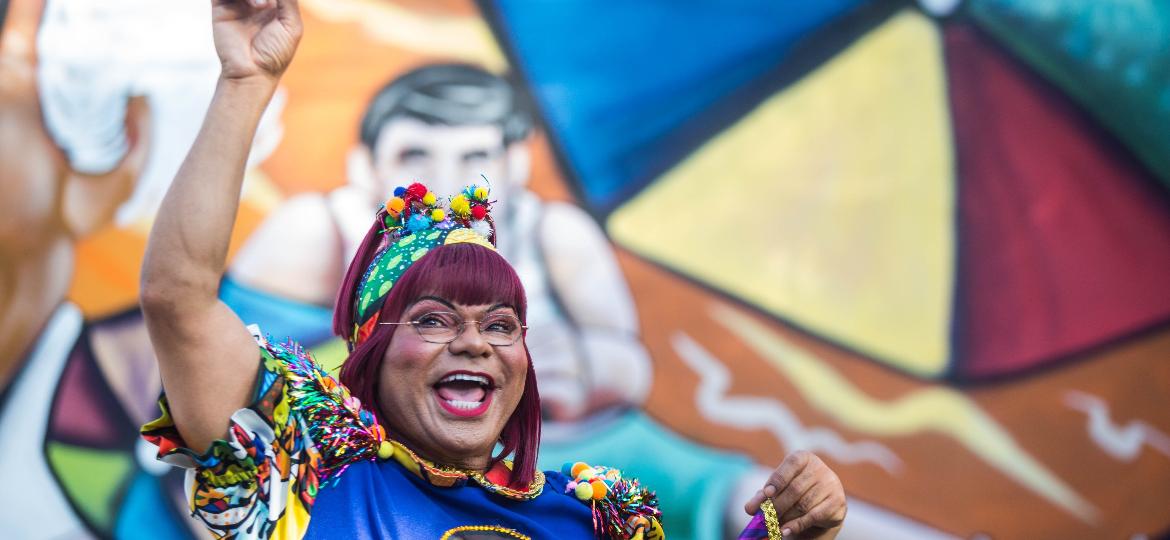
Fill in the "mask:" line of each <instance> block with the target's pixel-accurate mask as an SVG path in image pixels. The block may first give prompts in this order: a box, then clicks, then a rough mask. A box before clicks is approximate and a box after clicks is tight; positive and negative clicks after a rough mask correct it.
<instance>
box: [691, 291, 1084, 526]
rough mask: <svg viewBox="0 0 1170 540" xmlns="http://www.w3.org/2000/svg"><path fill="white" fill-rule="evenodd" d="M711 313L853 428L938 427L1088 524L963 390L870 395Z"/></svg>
mask: <svg viewBox="0 0 1170 540" xmlns="http://www.w3.org/2000/svg"><path fill="white" fill-rule="evenodd" d="M711 316H712V318H714V319H715V320H716V321H718V322H719V323H720V324H722V325H724V326H725V327H727V329H728V330H730V331H731V332H732V333H734V334H736V335H737V336H739V337H740V339H742V340H743V341H744V342H745V343H747V344H748V345H749V346H751V347H752V348H753V349H755V351H756V352H757V353H759V354H760V356H762V357H763V358H764V359H765V360H767V361H768V363H769V364H771V365H772V367H774V368H775V369H776V370H777V371H779V372H780V373H781V374H782V375H784V376H785V377H786V378H787V379H788V380H789V381H790V382H791V383H792V384H793V385H794V386H796V388H797V390H798V391H799V392H800V394H801V395H802V396H803V397H804V399H805V400H807V401H808V402H809V403H810V404H811V405H813V406H814V407H816V408H817V409H818V410H820V411H822V412H824V413H826V414H828V415H830V416H832V417H833V418H834V419H836V420H837V421H838V422H840V423H841V424H843V425H845V426H847V427H849V428H850V429H853V430H856V431H859V432H861V433H865V434H869V435H878V436H884V437H894V436H905V435H912V434H915V433H918V432H922V431H932V432H936V433H939V434H942V435H946V436H949V437H951V438H952V439H954V440H955V441H957V442H959V443H960V444H962V445H963V446H964V447H966V448H967V449H968V450H970V451H971V453H973V454H975V455H976V456H978V457H979V458H981V459H983V461H985V462H987V463H988V464H989V465H991V466H992V467H994V468H996V469H998V470H999V471H1000V472H1002V473H1003V474H1004V475H1006V476H1007V477H1009V478H1011V479H1013V480H1015V481H1016V482H1019V483H1020V484H1022V485H1024V486H1025V487H1026V488H1028V489H1030V490H1032V491H1033V492H1035V493H1037V494H1038V495H1040V496H1041V497H1043V498H1045V499H1047V500H1048V501H1049V502H1051V503H1052V504H1054V505H1056V506H1058V507H1060V508H1062V509H1063V510H1065V511H1066V512H1068V513H1070V514H1072V515H1073V516H1076V517H1078V518H1080V519H1081V520H1083V521H1085V522H1087V523H1093V522H1095V521H1096V520H1097V514H1098V512H1097V509H1096V508H1094V507H1093V505H1092V504H1090V503H1089V502H1088V501H1086V500H1085V499H1083V498H1082V497H1081V496H1080V495H1078V494H1077V493H1076V492H1075V491H1073V490H1072V488H1070V487H1069V486H1068V485H1066V484H1065V483H1064V482H1063V481H1061V479H1060V478H1058V477H1057V476H1056V475H1055V474H1053V473H1051V472H1049V471H1048V470H1047V469H1046V468H1045V467H1044V465H1043V464H1041V463H1039V462H1038V461H1036V459H1035V458H1033V457H1032V456H1030V455H1029V454H1028V453H1027V452H1026V451H1024V449H1022V448H1020V446H1019V445H1018V444H1017V443H1016V441H1015V440H1014V439H1013V438H1012V436H1011V434H1009V433H1008V432H1007V431H1006V430H1005V429H1004V428H1003V427H1001V426H1000V425H999V424H998V423H997V422H996V421H995V420H994V419H993V418H991V417H990V416H988V415H987V414H986V413H984V412H983V410H982V409H980V408H979V406H978V405H977V404H976V403H974V402H973V401H971V400H970V399H969V398H967V397H966V396H964V395H963V394H961V393H959V392H957V391H954V390H952V389H949V388H946V387H943V386H934V387H931V388H927V389H924V390H919V391H916V392H913V393H910V394H908V395H905V396H903V397H900V398H897V399H895V400H892V401H889V402H885V401H879V400H876V399H874V398H872V397H870V396H869V395H866V394H865V393H864V392H862V391H861V390H860V389H858V388H857V386H855V385H854V384H853V383H852V382H850V381H849V380H848V379H846V378H845V377H843V376H841V375H840V374H838V373H837V372H836V371H834V370H833V369H832V368H831V367H829V366H828V365H826V364H825V363H823V362H821V361H820V360H819V359H817V358H816V357H815V356H814V355H812V354H810V353H808V352H806V351H804V350H801V349H800V348H798V347H796V346H794V345H792V344H791V343H789V342H787V341H786V340H784V339H783V338H781V337H780V336H779V335H777V334H776V333H775V332H774V331H772V330H771V329H769V328H767V327H765V326H764V325H762V324H760V323H758V322H756V321H755V320H753V319H751V318H749V317H747V316H745V315H743V314H741V313H738V312H736V311H734V310H732V309H729V308H726V307H722V306H716V307H715V308H713V309H712V311H711Z"/></svg>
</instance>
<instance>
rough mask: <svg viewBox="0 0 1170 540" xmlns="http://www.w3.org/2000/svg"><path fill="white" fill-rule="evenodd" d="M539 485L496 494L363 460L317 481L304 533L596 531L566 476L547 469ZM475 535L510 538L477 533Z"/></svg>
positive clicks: (584, 535)
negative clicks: (525, 496) (325, 481)
mask: <svg viewBox="0 0 1170 540" xmlns="http://www.w3.org/2000/svg"><path fill="white" fill-rule="evenodd" d="M545 475H546V481H545V486H544V491H542V492H541V494H540V495H539V496H537V497H536V498H534V499H532V500H527V501H516V500H511V499H508V498H505V497H502V496H500V495H495V494H492V493H490V492H488V491H487V490H485V489H483V488H482V487H480V486H478V485H476V484H475V483H474V482H471V481H469V482H467V483H466V484H464V485H461V486H456V487H449V488H444V487H436V486H432V485H430V483H429V482H427V481H426V480H424V479H422V478H419V477H418V476H417V475H415V474H413V473H411V472H410V471H408V470H406V468H404V467H403V466H402V465H400V464H399V463H398V462H396V461H394V460H387V461H365V462H361V463H355V464H354V465H351V466H350V467H349V468H348V469H346V471H345V473H344V474H342V475H341V476H340V478H339V479H338V481H337V483H336V484H334V485H329V486H323V487H322V488H321V490H320V492H319V494H318V497H317V502H316V504H315V505H314V508H313V519H312V521H310V522H309V528H308V531H307V532H306V534H305V538H306V539H314V540H318V539H320V540H325V539H366V538H370V539H383V538H401V539H419V540H422V539H426V540H438V539H439V538H442V537H443V535H444V534H446V533H448V532H451V531H452V530H457V528H458V527H466V526H485V525H486V526H494V527H500V528H504V529H508V530H510V531H511V532H514V533H519V534H522V535H524V536H527V537H530V538H565V539H574V538H579V539H582V540H586V539H593V538H595V536H594V534H593V520H592V515H591V514H590V510H589V507H588V506H587V505H586V504H585V503H582V502H581V501H578V500H577V499H576V498H575V497H573V496H572V495H571V494H566V493H565V492H564V491H565V485H566V484H567V483H568V479H567V478H566V477H565V476H564V475H563V474H561V473H559V472H546V473H545ZM477 534H478V535H475V536H470V535H469V536H468V537H474V538H517V536H515V535H514V534H507V533H505V532H498V533H496V534H495V535H491V534H490V533H485V532H478V533H477Z"/></svg>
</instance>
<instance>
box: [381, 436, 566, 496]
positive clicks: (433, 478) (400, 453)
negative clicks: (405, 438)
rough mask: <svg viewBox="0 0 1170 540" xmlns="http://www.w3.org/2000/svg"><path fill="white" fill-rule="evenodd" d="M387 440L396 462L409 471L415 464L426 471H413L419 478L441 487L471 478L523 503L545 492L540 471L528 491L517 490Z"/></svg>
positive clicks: (487, 488) (478, 473)
mask: <svg viewBox="0 0 1170 540" xmlns="http://www.w3.org/2000/svg"><path fill="white" fill-rule="evenodd" d="M387 440H388V441H389V442H390V444H392V445H394V459H395V460H397V461H398V462H399V463H402V464H403V465H405V466H406V467H407V468H408V469H411V467H410V465H412V464H413V465H414V466H415V467H417V468H421V469H422V471H426V475H423V474H422V473H421V471H419V470H417V469H413V470H412V471H413V472H414V473H415V474H416V475H418V476H419V477H421V478H423V479H425V480H427V481H429V482H430V483H431V484H434V485H436V486H439V487H451V486H452V485H454V484H455V483H456V482H458V481H460V480H464V479H468V478H470V479H471V480H474V481H475V483H477V484H479V485H480V486H482V487H483V488H484V489H486V490H488V491H490V492H492V493H495V494H498V495H502V496H504V497H507V498H509V499H515V500H521V501H526V500H532V499H535V498H536V497H538V496H540V494H541V492H543V491H544V483H545V478H544V473H542V472H540V471H536V475H535V476H534V477H533V478H532V483H531V484H529V485H528V487H527V489H515V488H511V487H508V486H503V485H500V484H497V483H495V482H492V481H491V480H488V479H487V477H486V476H484V474H483V473H481V472H479V471H469V470H466V469H459V468H456V467H450V466H447V465H438V464H435V463H432V462H431V461H429V460H427V459H424V458H423V457H421V456H419V455H418V454H416V453H414V451H413V450H411V449H409V448H407V447H406V446H405V445H403V444H402V443H400V442H398V441H395V440H393V439H387Z"/></svg>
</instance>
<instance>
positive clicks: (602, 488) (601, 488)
mask: <svg viewBox="0 0 1170 540" xmlns="http://www.w3.org/2000/svg"><path fill="white" fill-rule="evenodd" d="M589 485H590V486H592V487H593V500H595V501H600V500H601V499H604V498H605V495H606V494H607V493H609V487H607V486H606V485H605V482H602V481H601V480H600V479H594V480H593V481H591V482H589Z"/></svg>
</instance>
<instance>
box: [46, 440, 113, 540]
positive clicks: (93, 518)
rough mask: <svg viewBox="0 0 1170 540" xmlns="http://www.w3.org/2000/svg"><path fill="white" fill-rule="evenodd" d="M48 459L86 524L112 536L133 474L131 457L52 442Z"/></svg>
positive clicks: (49, 446)
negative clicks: (121, 503) (125, 490)
mask: <svg viewBox="0 0 1170 540" xmlns="http://www.w3.org/2000/svg"><path fill="white" fill-rule="evenodd" d="M48 457H49V466H50V467H52V469H53V472H54V473H56V474H57V478H59V479H60V480H61V485H62V487H63V488H64V489H65V493H66V495H67V496H68V497H69V499H70V501H71V502H72V503H73V505H74V506H76V507H77V508H78V510H80V511H81V513H82V515H84V516H85V518H86V520H87V521H89V522H90V523H92V524H93V525H94V526H95V527H97V528H99V529H100V530H101V531H103V532H105V533H106V534H109V533H110V532H111V531H112V528H113V526H114V516H115V515H116V513H117V505H118V502H119V499H120V496H121V494H122V491H123V490H124V489H125V486H126V482H127V481H129V479H130V474H131V473H132V472H133V466H134V460H133V458H132V456H131V455H130V454H127V453H125V452H118V451H111V450H97V449H93V448H83V447H80V446H73V445H69V444H63V443H54V442H50V443H49V445H48Z"/></svg>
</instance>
